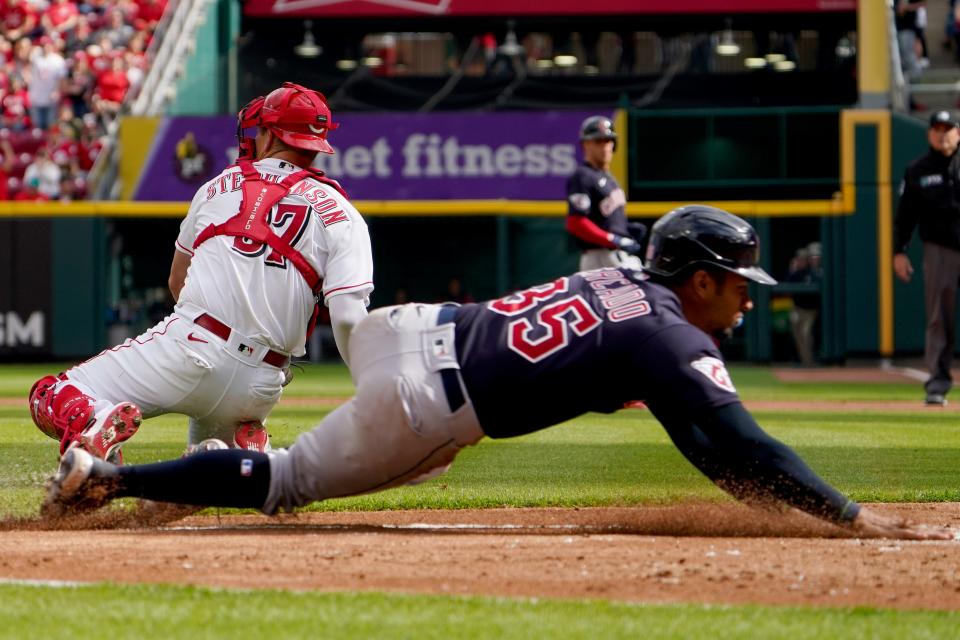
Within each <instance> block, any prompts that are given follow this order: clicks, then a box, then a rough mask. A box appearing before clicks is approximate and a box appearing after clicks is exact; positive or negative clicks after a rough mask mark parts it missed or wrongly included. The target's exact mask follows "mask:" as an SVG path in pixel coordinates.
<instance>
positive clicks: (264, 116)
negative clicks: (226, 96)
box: [237, 82, 340, 159]
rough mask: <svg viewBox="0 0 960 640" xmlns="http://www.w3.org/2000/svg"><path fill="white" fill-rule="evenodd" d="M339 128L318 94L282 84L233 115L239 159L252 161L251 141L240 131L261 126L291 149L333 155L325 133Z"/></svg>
mask: <svg viewBox="0 0 960 640" xmlns="http://www.w3.org/2000/svg"><path fill="white" fill-rule="evenodd" d="M339 126H340V125H339V124H338V123H335V122H333V121H332V116H331V114H330V108H329V107H328V106H327V99H326V98H325V97H324V96H323V94H322V93H320V92H319V91H313V90H312V89H307V88H306V87H303V86H301V85H299V84H294V83H292V82H284V83H283V85H281V86H280V88H279V89H275V90H274V91H271V92H270V93H269V94H268V95H267V96H266V97H264V96H259V97H257V98H254V99H253V100H251V101H250V102H248V103H247V105H246V106H245V107H244V108H243V109H241V110H240V113H239V114H237V139H238V140H239V141H240V156H241V158H247V159H252V158H253V155H254V154H253V140H252V139H250V138H244V137H243V130H244V129H249V128H250V127H264V128H266V129H269V130H270V131H272V132H273V133H274V135H276V136H277V137H278V138H280V139H281V140H283V141H284V142H286V143H287V144H288V145H290V146H291V147H296V148H297V149H307V150H309V151H321V152H323V153H333V152H334V151H333V147H331V146H330V143H329V142H327V132H328V131H330V130H332V129H336V128H337V127H339Z"/></svg>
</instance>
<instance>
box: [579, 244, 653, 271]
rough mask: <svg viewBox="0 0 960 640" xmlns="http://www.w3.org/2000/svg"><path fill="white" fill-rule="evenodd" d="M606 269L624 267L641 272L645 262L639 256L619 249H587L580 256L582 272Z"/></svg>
mask: <svg viewBox="0 0 960 640" xmlns="http://www.w3.org/2000/svg"><path fill="white" fill-rule="evenodd" d="M604 267H613V268H618V267H622V268H625V269H632V270H634V271H639V270H640V269H641V268H643V262H642V261H641V260H640V258H638V257H637V256H634V255H630V254H629V253H627V252H626V251H620V250H617V249H587V250H586V251H584V252H583V253H581V254H580V271H590V270H591V269H602V268H604Z"/></svg>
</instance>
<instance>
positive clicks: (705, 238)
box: [644, 204, 777, 284]
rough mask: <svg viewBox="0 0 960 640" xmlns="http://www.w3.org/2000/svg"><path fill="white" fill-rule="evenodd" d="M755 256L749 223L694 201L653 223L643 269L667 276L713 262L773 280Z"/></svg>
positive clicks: (756, 250) (756, 243)
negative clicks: (758, 264)
mask: <svg viewBox="0 0 960 640" xmlns="http://www.w3.org/2000/svg"><path fill="white" fill-rule="evenodd" d="M759 260H760V239H759V238H758V237H757V232H756V231H755V230H754V229H753V227H751V226H750V224H749V223H747V222H746V221H745V220H742V219H741V218H738V217H737V216H735V215H733V214H732V213H728V212H726V211H724V210H722V209H717V208H715V207H708V206H706V205H702V204H694V205H689V206H686V207H680V208H678V209H674V210H673V211H671V212H669V213H668V214H666V215H665V216H663V217H662V218H660V219H659V220H657V222H656V223H655V224H654V225H653V228H652V229H651V230H650V240H649V243H648V244H647V254H646V260H645V261H644V270H645V271H647V272H649V273H651V274H654V275H658V276H662V277H667V278H669V277H672V276H675V275H677V274H679V273H680V272H681V271H683V270H685V269H687V268H688V267H694V266H714V267H720V268H721V269H726V270H727V271H731V272H733V273H739V274H740V275H742V276H743V277H745V278H749V279H750V280H753V281H754V282H759V283H760V284H777V281H776V280H774V279H773V278H772V277H770V274H768V273H767V272H766V271H764V270H763V269H761V268H760V267H759V266H757V263H758V262H759Z"/></svg>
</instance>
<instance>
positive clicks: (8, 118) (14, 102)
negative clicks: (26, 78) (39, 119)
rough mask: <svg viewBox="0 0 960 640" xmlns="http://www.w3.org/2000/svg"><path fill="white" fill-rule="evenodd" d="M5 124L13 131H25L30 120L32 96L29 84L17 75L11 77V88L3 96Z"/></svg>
mask: <svg viewBox="0 0 960 640" xmlns="http://www.w3.org/2000/svg"><path fill="white" fill-rule="evenodd" d="M2 106H3V126H4V127H6V128H8V129H11V130H13V131H23V130H24V129H27V128H28V127H30V125H31V124H32V123H31V122H30V116H29V115H28V114H29V111H30V96H29V94H28V93H27V86H26V85H25V84H24V82H23V80H22V79H21V78H19V77H17V76H14V77H12V78H11V79H10V90H9V91H8V92H7V94H6V95H5V96H3V105H2Z"/></svg>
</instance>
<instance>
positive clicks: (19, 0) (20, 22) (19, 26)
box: [0, 0, 38, 42]
mask: <svg viewBox="0 0 960 640" xmlns="http://www.w3.org/2000/svg"><path fill="white" fill-rule="evenodd" d="M0 24H2V30H3V34H4V35H5V36H6V37H7V39H8V40H10V41H11V42H15V41H17V40H19V39H20V38H30V37H32V36H33V35H35V34H34V32H35V31H37V24H38V19H37V12H36V10H35V9H34V8H33V5H32V4H31V3H30V2H29V0H4V2H3V7H2V9H0Z"/></svg>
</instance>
